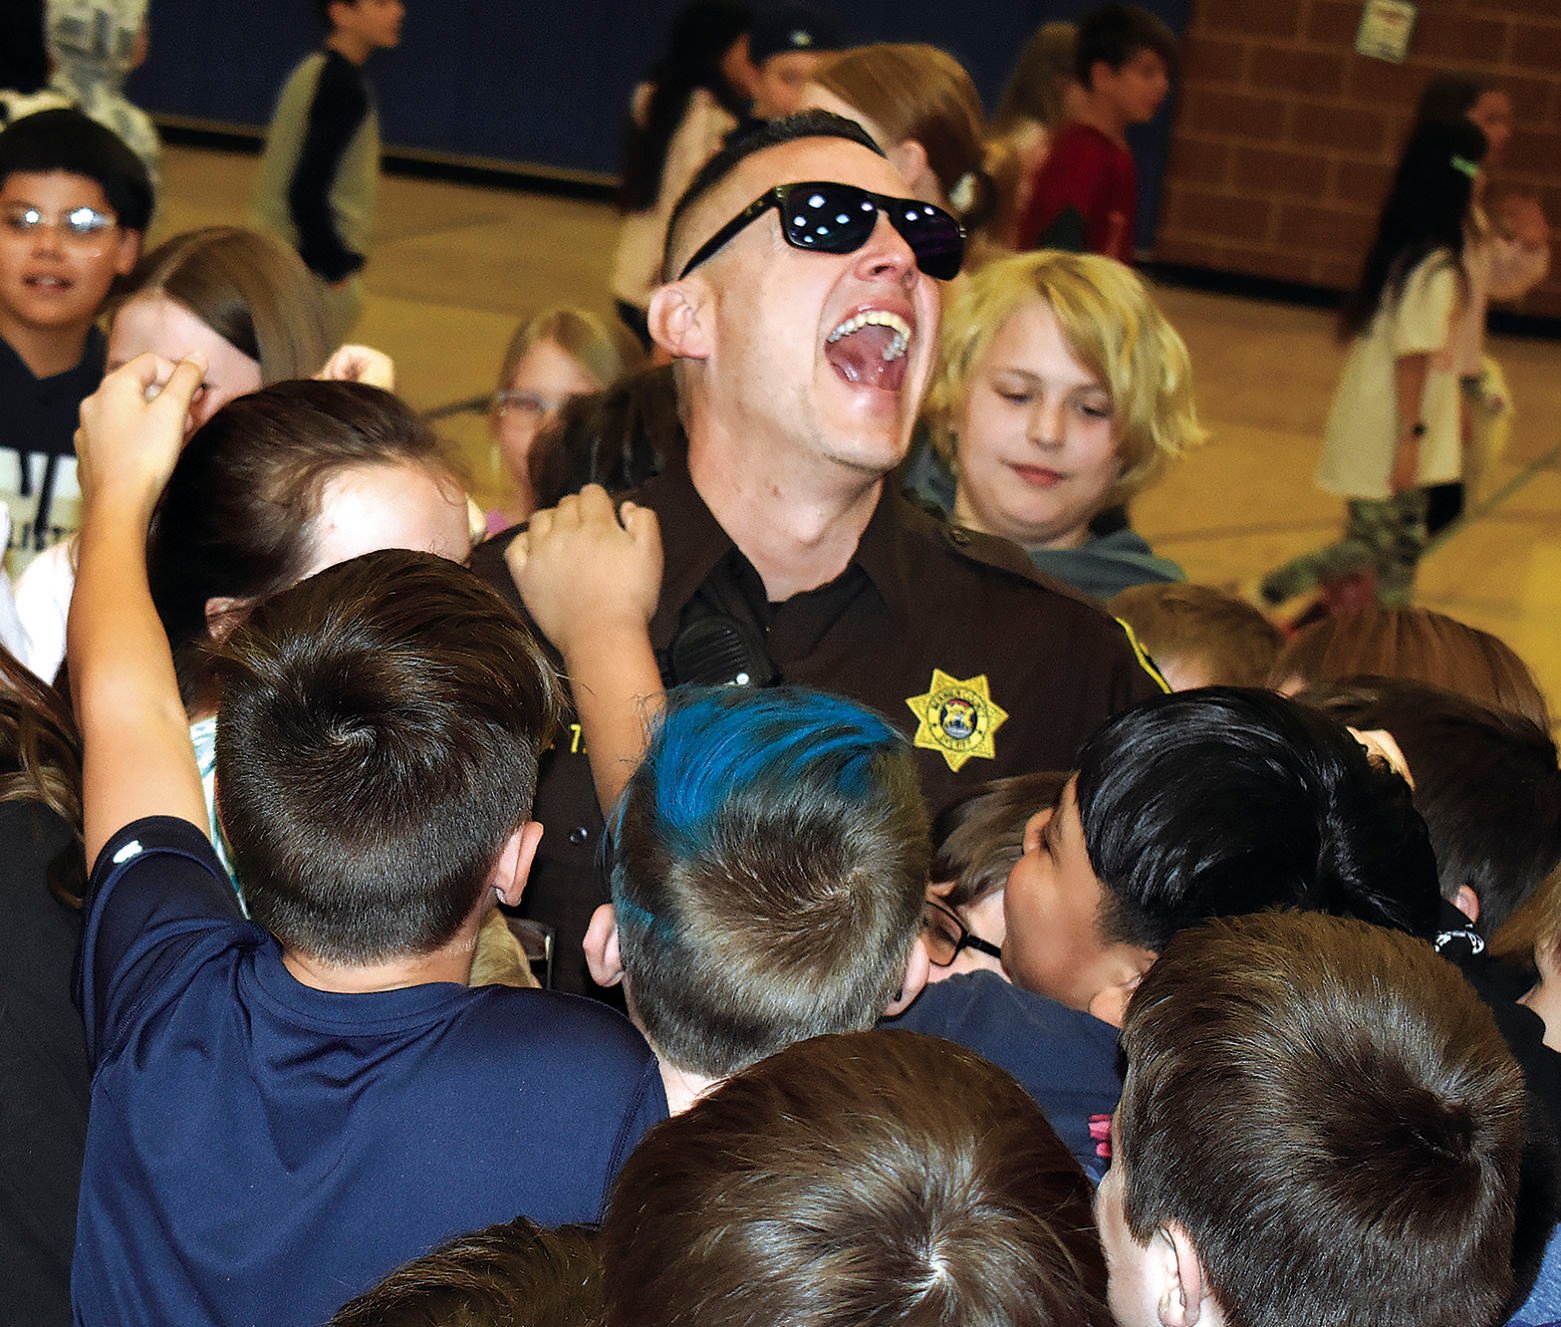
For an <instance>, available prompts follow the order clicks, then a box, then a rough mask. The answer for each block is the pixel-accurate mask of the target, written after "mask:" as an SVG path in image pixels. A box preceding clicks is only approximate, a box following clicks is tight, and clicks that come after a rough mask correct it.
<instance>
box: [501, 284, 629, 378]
mask: <svg viewBox="0 0 1561 1327" xmlns="http://www.w3.org/2000/svg"><path fill="white" fill-rule="evenodd" d="M544 341H547V342H551V343H552V344H553V345H555V346H557V347H558V348H559V349H560V350H562V351H563V352H564V353H565V354H566V355H568V356H569V357H570V358H571V359H574V360H576V361H577V362H578V363H579V364H580V365H581V367H583V368H584V369H585V370H586V371H587V372H588V373H589V374H590V375H591V376H592V377H593V378H595V379H596V382H597V386H598V388H605V387H610V386H611V385H612V384H613V383H615V382H617V381H618V379H619V378H621V377H623V376H624V375H625V374H628V373H633V372H634V371H635V370H636V369H638V368H640V367H641V366H642V365H643V364H644V363H645V352H644V350H643V349H642V348H641V346H640V343H639V342H638V341H636V340H635V339H634V334H633V333H632V332H630V331H629V329H628V328H627V327H625V326H624V325H623V324H622V323H620V322H618V321H616V320H611V321H609V320H608V319H606V318H602V317H599V316H598V315H597V314H594V313H592V312H591V311H590V310H589V309H578V308H574V307H572V306H570V305H564V304H558V305H554V306H553V307H552V308H550V309H543V310H542V312H541V313H538V314H535V315H534V316H532V317H530V318H527V319H526V321H525V322H523V323H521V325H520V326H519V327H517V328H516V329H515V335H514V336H513V337H511V338H510V343H509V346H508V348H507V349H506V350H505V351H504V362H503V364H502V365H501V366H500V368H499V390H500V391H503V390H504V389H505V388H507V387H508V386H509V385H510V383H511V381H512V380H513V379H514V377H515V370H516V368H517V367H518V366H519V364H520V361H521V360H523V359H524V358H525V357H526V353H527V352H528V351H529V350H531V348H532V347H533V346H537V345H541V344H542V343H543V342H544Z"/></svg>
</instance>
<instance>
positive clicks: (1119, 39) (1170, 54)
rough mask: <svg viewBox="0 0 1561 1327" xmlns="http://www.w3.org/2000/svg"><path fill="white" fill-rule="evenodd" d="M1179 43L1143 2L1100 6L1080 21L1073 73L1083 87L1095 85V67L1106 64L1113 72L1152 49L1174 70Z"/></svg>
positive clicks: (1169, 69)
mask: <svg viewBox="0 0 1561 1327" xmlns="http://www.w3.org/2000/svg"><path fill="white" fill-rule="evenodd" d="M1180 49H1181V44H1180V43H1179V42H1178V41H1177V40H1176V34H1175V33H1174V32H1172V31H1171V29H1170V28H1169V27H1168V26H1167V25H1166V22H1165V20H1164V19H1162V18H1161V17H1160V16H1159V15H1158V14H1153V13H1151V12H1150V11H1149V10H1147V9H1145V8H1144V7H1143V6H1142V5H1102V6H1101V7H1100V8H1099V9H1095V10H1092V11H1090V12H1089V13H1088V14H1086V15H1084V17H1083V18H1082V19H1080V20H1079V32H1078V44H1077V45H1076V47H1075V48H1074V57H1073V59H1074V64H1073V69H1074V72H1075V73H1076V74H1077V75H1078V79H1079V82H1080V83H1082V84H1083V85H1084V86H1085V87H1086V88H1092V87H1093V86H1094V81H1093V79H1094V69H1095V66H1096V65H1097V64H1105V65H1106V66H1107V67H1108V68H1109V69H1111V70H1113V71H1115V70H1119V69H1121V68H1122V66H1123V65H1125V64H1126V63H1127V62H1128V61H1129V60H1131V59H1132V58H1133V57H1134V56H1135V55H1137V54H1138V53H1139V52H1140V51H1153V52H1154V53H1155V54H1156V55H1158V56H1159V57H1160V58H1161V59H1162V60H1164V61H1165V67H1166V69H1167V70H1168V71H1169V72H1170V73H1172V74H1174V73H1175V72H1176V63H1177V58H1178V55H1179V53H1180Z"/></svg>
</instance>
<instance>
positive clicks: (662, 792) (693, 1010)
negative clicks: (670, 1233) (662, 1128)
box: [607, 687, 928, 1077]
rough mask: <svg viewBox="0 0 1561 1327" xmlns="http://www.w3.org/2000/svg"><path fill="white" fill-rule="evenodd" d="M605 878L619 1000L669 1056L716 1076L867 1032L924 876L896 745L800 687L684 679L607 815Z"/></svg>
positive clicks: (842, 704) (907, 758)
mask: <svg viewBox="0 0 1561 1327" xmlns="http://www.w3.org/2000/svg"><path fill="white" fill-rule="evenodd" d="M607 852H608V855H609V874H610V877H611V881H612V893H613V902H614V904H615V906H616V908H617V914H618V934H619V941H620V946H621V949H622V954H623V965H624V969H625V972H626V973H627V976H628V985H629V994H630V999H631V1001H632V1007H633V1009H634V1012H635V1014H636V1016H637V1017H638V1018H639V1020H640V1023H641V1025H642V1026H643V1027H644V1028H645V1031H646V1033H647V1035H648V1036H649V1037H650V1038H651V1040H652V1041H653V1042H655V1044H656V1046H657V1048H658V1049H659V1050H660V1051H661V1053H662V1054H663V1055H664V1056H666V1057H667V1058H668V1059H670V1060H671V1062H672V1063H674V1064H676V1065H677V1066H678V1067H680V1068H684V1069H689V1070H692V1071H693V1072H696V1073H701V1074H706V1075H709V1076H712V1077H723V1076H725V1075H727V1074H731V1073H734V1072H736V1071H737V1070H738V1069H740V1068H742V1067H743V1066H744V1065H746V1064H749V1063H752V1062H753V1061H755V1060H758V1059H762V1058H763V1057H764V1056H766V1055H769V1054H771V1053H772V1052H774V1051H776V1050H779V1049H780V1048H781V1047H783V1046H786V1045H789V1044H790V1043H792V1042H793V1041H799V1040H802V1039H803V1038H806V1037H811V1036H818V1035H821V1034H823V1033H826V1032H843V1031H851V1030H854V1029H858V1028H866V1027H871V1026H872V1024H873V1023H874V1021H875V1020H876V1019H877V1017H878V1015H879V1014H880V1013H881V1012H882V1011H883V1007H884V1005H885V1004H886V1003H887V1002H888V1000H889V999H890V998H892V997H893V995H894V993H895V991H896V990H897V988H898V986H899V983H900V979H901V976H902V974H903V972H904V967H905V960H906V955H907V954H908V952H909V950H910V946H911V944H912V942H913V941H914V939H915V937H916V932H917V927H918V924H919V921H920V917H921V906H922V898H923V893H924V889H925V885H926V874H927V857H928V835H927V819H926V811H925V809H924V807H923V805H922V800H921V794H920V790H919V788H918V785H917V780H916V769H915V764H914V762H913V760H912V758H911V753H910V748H909V745H908V744H907V743H906V741H905V738H904V737H903V736H901V735H900V734H899V733H898V732H897V731H896V730H895V729H894V728H893V727H891V726H890V725H889V723H888V722H887V721H886V720H884V719H883V718H882V717H880V716H879V715H877V714H875V713H874V712H873V711H871V710H869V709H866V708H864V707H863V706H861V705H858V704H856V703H854V702H852V701H849V700H845V699H843V698H841V697H839V696H833V695H829V694H826V693H824V692H820V691H812V690H809V689H806V688H802V687H779V688H774V689H770V690H765V691H757V692H754V691H746V690H741V689H737V688H722V689H716V690H707V689H692V688H689V689H683V690H680V691H674V692H672V693H671V694H670V695H669V696H668V700H667V709H666V712H665V714H664V715H663V717H662V720H661V722H660V724H659V726H658V727H657V728H656V730H655V732H654V733H653V735H652V737H651V742H650V746H649V749H648V750H647V751H646V753H645V758H644V760H643V762H642V763H641V765H640V767H639V769H638V770H636V772H635V774H634V776H633V777H632V778H631V779H630V781H629V785H628V787H627V788H626V789H625V790H624V794H623V797H622V799H621V800H620V801H619V804H618V806H617V808H616V810H615V812H614V815H613V818H612V824H611V833H610V835H609V838H608V843H607Z"/></svg>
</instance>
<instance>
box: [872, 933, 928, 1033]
mask: <svg viewBox="0 0 1561 1327" xmlns="http://www.w3.org/2000/svg"><path fill="white" fill-rule="evenodd" d="M931 970H932V960H931V958H929V957H928V956H927V946H926V945H924V944H922V942H921V936H919V935H918V936H917V937H916V942H915V944H913V945H912V946H911V952H910V953H909V954H907V955H906V957H905V976H904V978H903V979H902V981H901V983H900V991H899V994H898V995H896V996H895V997H894V999H892V1000H890V1001H889V1003H888V1004H887V1005H885V1006H884V1011H883V1016H884V1017H885V1018H893V1017H894V1016H895V1015H896V1014H903V1013H904V1012H905V1011H906V1010H907V1009H909V1008H910V1007H911V1006H912V1005H913V1004H915V1003H916V997H917V996H918V995H920V994H921V993H922V989H923V988H924V987H925V986H926V985H927V974H928V973H929V972H930V971H931Z"/></svg>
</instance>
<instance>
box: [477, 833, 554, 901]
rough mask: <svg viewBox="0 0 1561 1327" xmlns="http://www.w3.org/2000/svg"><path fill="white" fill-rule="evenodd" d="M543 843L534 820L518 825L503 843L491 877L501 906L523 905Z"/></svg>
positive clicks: (492, 886)
mask: <svg viewBox="0 0 1561 1327" xmlns="http://www.w3.org/2000/svg"><path fill="white" fill-rule="evenodd" d="M541 842H542V826H541V825H540V824H538V823H537V822H536V821H535V820H527V821H525V822H524V823H523V824H521V825H518V826H517V827H516V828H515V831H514V832H513V833H512V834H511V835H510V836H509V838H507V839H505V840H504V846H503V847H502V848H500V849H499V858H498V860H497V861H496V862H494V864H493V869H492V870H491V871H490V872H489V873H488V884H489V886H490V887H491V888H492V889H493V891H494V893H496V894H497V895H498V896H499V902H501V903H504V904H507V905H508V906H509V907H511V908H513V907H515V906H517V905H518V904H519V903H520V896H521V894H523V893H524V892H525V889H526V880H527V878H528V877H529V876H530V875H531V863H532V861H533V860H535V858H536V855H537V845H538V844H539V843H541Z"/></svg>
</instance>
